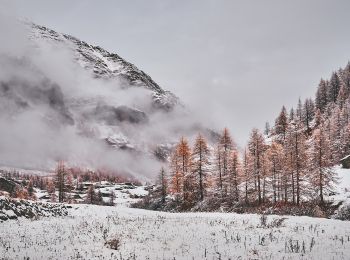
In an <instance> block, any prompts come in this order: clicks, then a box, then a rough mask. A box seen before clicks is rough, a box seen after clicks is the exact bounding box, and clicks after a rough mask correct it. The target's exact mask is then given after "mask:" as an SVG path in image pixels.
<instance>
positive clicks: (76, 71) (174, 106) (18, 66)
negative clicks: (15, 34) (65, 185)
mask: <svg viewBox="0 0 350 260" xmlns="http://www.w3.org/2000/svg"><path fill="white" fill-rule="evenodd" d="M21 26H23V27H24V28H25V32H26V33H27V35H26V42H25V43H23V44H22V45H23V46H26V49H25V51H23V50H21V52H18V55H17V53H15V54H14V55H13V54H11V53H9V52H6V50H5V51H3V50H2V52H0V65H1V66H2V68H3V71H2V72H1V73H0V123H1V124H2V125H3V126H4V125H6V126H7V127H6V128H5V127H2V128H0V146H1V147H2V149H3V150H4V151H7V152H6V153H4V155H3V156H1V157H0V166H13V167H22V166H23V168H26V167H27V168H31V169H35V168H37V169H45V168H52V167H53V166H54V165H55V164H54V162H56V161H57V159H64V160H65V161H68V162H74V163H75V164H76V165H79V164H80V165H83V166H85V165H84V164H85V163H86V166H91V165H92V166H93V167H94V166H96V164H98V165H97V166H96V167H105V166H108V167H109V168H111V167H112V168H114V170H119V169H120V166H121V165H124V168H127V170H125V169H124V170H125V171H132V172H139V171H140V169H131V168H132V167H130V165H128V163H130V161H132V163H133V164H134V161H133V159H132V158H130V154H129V155H125V154H118V155H116V154H111V153H110V151H111V150H110V148H106V147H102V148H101V147H100V146H101V145H102V146H103V145H104V146H107V147H116V148H119V149H117V150H122V151H128V152H129V153H130V152H132V153H133V155H132V156H131V157H134V155H138V156H143V159H142V160H140V161H142V162H143V163H144V164H142V163H141V162H140V161H139V166H138V167H139V168H143V169H145V168H147V167H148V166H149V162H148V160H149V159H150V158H151V160H154V159H155V160H157V159H156V158H155V157H156V156H154V155H155V154H156V155H157V154H162V155H164V154H165V156H166V154H167V151H168V149H169V147H171V142H172V138H174V137H172V136H173V134H174V132H177V133H178V132H181V131H182V130H181V127H182V126H179V124H178V123H177V122H178V120H179V119H180V118H181V117H182V116H183V115H184V113H186V112H185V110H184V107H183V105H181V103H180V101H179V99H178V98H177V97H176V96H175V95H174V94H173V93H171V92H169V91H166V90H164V89H163V88H161V87H160V86H159V85H158V84H157V83H156V82H155V81H154V80H153V79H152V78H151V77H150V76H149V75H147V74H146V73H145V72H143V71H142V70H140V69H138V68H137V67H136V66H135V65H133V64H131V63H129V62H127V61H125V60H124V59H123V58H121V57H120V56H119V55H117V54H115V53H110V52H108V51H106V50H104V49H103V48H101V47H99V46H93V45H90V44H88V43H86V42H84V41H81V40H79V39H77V38H75V37H73V36H70V35H66V34H62V33H58V32H55V31H53V30H51V29H49V28H46V27H44V26H39V25H36V24H33V23H31V22H23V23H21ZM28 46H29V47H28ZM4 52H5V55H4ZM21 53H24V54H21ZM179 111H181V112H180V113H179ZM174 125H176V127H173V126H174ZM24 129H26V130H28V131H24ZM179 130H180V131H179ZM169 131H173V132H172V133H170V132H169ZM87 139H90V140H94V142H92V143H91V142H90V141H87ZM39 140H40V141H39ZM95 141H98V142H99V143H98V144H96V142H95ZM159 149H161V150H162V151H159ZM39 151H40V152H39ZM117 157H118V158H119V159H118V160H117V162H115V159H114V158H117ZM162 159H164V156H163V158H162ZM49 161H50V163H48V162H49ZM92 161H93V163H92ZM116 164H118V165H119V166H115V165H116ZM146 164H147V165H146ZM125 165H127V166H125ZM153 170H154V168H152V171H153ZM145 171H150V169H145Z"/></svg>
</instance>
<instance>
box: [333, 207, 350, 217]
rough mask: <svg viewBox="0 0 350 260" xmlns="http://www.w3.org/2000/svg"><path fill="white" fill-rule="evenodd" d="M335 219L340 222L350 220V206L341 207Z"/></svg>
mask: <svg viewBox="0 0 350 260" xmlns="http://www.w3.org/2000/svg"><path fill="white" fill-rule="evenodd" d="M334 217H335V218H336V219H340V220H350V204H345V205H343V206H342V207H340V208H339V210H338V212H337V213H336V214H335V216H334Z"/></svg>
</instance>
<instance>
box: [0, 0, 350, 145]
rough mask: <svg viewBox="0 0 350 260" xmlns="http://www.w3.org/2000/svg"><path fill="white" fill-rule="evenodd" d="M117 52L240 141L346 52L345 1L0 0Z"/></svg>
mask: <svg viewBox="0 0 350 260" xmlns="http://www.w3.org/2000/svg"><path fill="white" fill-rule="evenodd" d="M10 2H11V3H10ZM5 6H6V7H7V8H9V10H11V12H14V13H15V15H17V16H21V17H27V18H29V19H31V20H33V21H34V22H36V23H38V24H42V25H46V26H48V27H51V28H52V29H55V30H57V31H60V32H64V33H68V34H71V35H74V36H76V37H78V38H80V39H82V40H85V41H87V42H88V43H92V44H95V45H99V46H102V47H104V48H106V49H107V50H109V51H112V52H115V53H118V54H119V55H121V56H122V57H123V58H125V59H126V60H128V61H130V62H132V63H134V64H135V65H137V66H138V67H139V68H141V69H142V70H144V71H145V72H146V73H148V74H149V75H151V76H152V78H153V79H154V80H155V81H156V82H158V83H159V84H160V85H161V86H162V87H163V88H165V89H169V90H171V91H173V92H174V93H176V94H177V95H178V96H180V97H181V98H182V100H183V101H184V102H185V103H188V104H190V105H189V106H190V108H191V109H193V110H194V111H195V113H197V114H198V116H199V117H202V119H203V120H208V122H210V123H212V124H215V128H222V127H223V126H228V127H229V128H230V129H231V131H232V134H233V135H234V137H235V138H236V139H237V141H238V143H240V144H244V143H245V142H246V140H247V137H248V135H249V132H250V130H251V128H252V127H259V128H263V126H264V122H265V121H266V120H269V121H270V122H271V121H272V120H273V119H274V118H275V116H276V114H277V113H278V112H279V110H280V108H281V106H282V105H283V104H285V105H287V106H288V107H290V106H292V105H294V104H296V103H297V99H298V97H299V96H301V97H302V98H305V97H308V96H313V94H314V93H315V89H316V86H317V84H318V82H319V79H320V78H321V77H325V78H327V77H329V75H330V74H331V72H332V71H333V70H336V69H338V68H339V67H340V66H345V65H346V63H347V62H348V60H349V59H350V34H349V32H348V25H349V24H350V16H349V11H350V1H348V0H344V1H335V0H329V1H323V0H309V1H305V0H293V1H280V0H276V1H247V0H245V1H213V0H211V1H210V0H201V1H170V0H169V1H167V0H152V1H151V0H147V1H146V0H145V1H71V0H68V1H63V0H60V1H47V0H40V1H39V0H37V1H35V0H33V1H26V0H22V1H7V5H4V6H3V7H5Z"/></svg>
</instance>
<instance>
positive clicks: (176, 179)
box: [170, 147, 184, 200]
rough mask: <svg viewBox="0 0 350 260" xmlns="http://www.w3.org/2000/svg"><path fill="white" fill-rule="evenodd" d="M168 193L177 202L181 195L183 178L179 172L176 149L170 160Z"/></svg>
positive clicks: (179, 166) (178, 159)
mask: <svg viewBox="0 0 350 260" xmlns="http://www.w3.org/2000/svg"><path fill="white" fill-rule="evenodd" d="M170 173H171V181H170V192H171V193H172V194H174V195H175V197H176V199H177V200H179V199H180V197H181V195H182V189H183V180H184V176H183V175H182V172H181V165H180V158H179V154H178V149H177V147H176V148H175V149H174V151H173V153H172V155H171V158H170Z"/></svg>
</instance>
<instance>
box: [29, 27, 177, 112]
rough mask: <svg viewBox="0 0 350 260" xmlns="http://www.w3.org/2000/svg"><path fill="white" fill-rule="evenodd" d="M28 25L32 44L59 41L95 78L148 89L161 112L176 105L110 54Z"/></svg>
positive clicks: (167, 94) (173, 98)
mask: <svg viewBox="0 0 350 260" xmlns="http://www.w3.org/2000/svg"><path fill="white" fill-rule="evenodd" d="M28 26H30V27H31V28H32V30H31V38H32V39H33V40H34V41H38V40H39V41H40V40H46V41H47V42H49V43H53V42H59V43H61V44H64V45H66V46H67V47H69V48H71V49H72V50H73V51H74V53H75V59H76V61H77V62H78V63H79V64H80V65H81V66H82V67H84V68H86V69H88V70H90V71H91V72H93V73H94V76H95V77H98V78H105V79H114V80H116V81H118V82H119V81H120V80H125V81H126V83H127V84H129V85H131V86H137V87H142V88H147V89H150V90H152V91H153V98H154V101H155V104H156V105H157V106H158V107H161V108H164V109H172V108H173V107H174V106H175V105H176V104H177V103H178V98H177V97H176V96H175V95H174V94H173V93H171V92H169V91H166V90H164V89H162V88H161V87H160V86H159V85H158V84H157V83H156V82H155V81H154V80H153V79H152V78H151V77H150V76H149V75H147V74H146V73H145V72H143V71H142V70H140V69H138V68H137V67H136V66H135V65H133V64H131V63H129V62H127V61H126V60H124V59H123V58H121V57H120V56H119V55H118V54H115V53H110V52H108V51H106V50H104V49H103V48H101V47H99V46H93V45H90V44H88V43H86V42H84V41H81V40H79V39H77V38H75V37H73V36H70V35H67V34H62V33H58V32H56V31H54V30H51V29H49V28H46V27H44V26H40V25H36V24H33V23H28Z"/></svg>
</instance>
